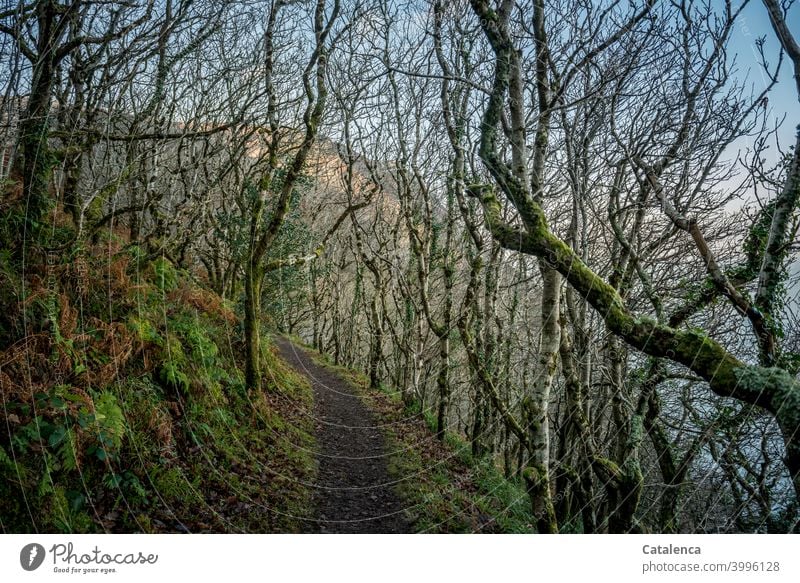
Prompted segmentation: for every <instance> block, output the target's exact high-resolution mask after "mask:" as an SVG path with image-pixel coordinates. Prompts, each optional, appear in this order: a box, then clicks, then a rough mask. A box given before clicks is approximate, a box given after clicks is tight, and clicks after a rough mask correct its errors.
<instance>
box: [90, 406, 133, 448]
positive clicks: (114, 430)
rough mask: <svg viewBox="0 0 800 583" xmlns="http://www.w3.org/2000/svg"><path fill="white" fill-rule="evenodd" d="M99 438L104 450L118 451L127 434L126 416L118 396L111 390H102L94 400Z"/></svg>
mask: <svg viewBox="0 0 800 583" xmlns="http://www.w3.org/2000/svg"><path fill="white" fill-rule="evenodd" d="M94 408H95V422H96V423H97V439H98V441H99V442H100V444H101V446H102V447H103V449H104V450H106V451H107V452H108V451H111V452H116V451H118V450H119V448H120V446H121V445H122V439H123V437H124V436H125V416H124V415H123V414H122V409H121V408H120V406H119V403H118V402H117V397H116V396H115V395H114V394H113V393H111V392H109V391H103V392H101V393H100V394H99V395H98V396H97V397H96V398H95V400H94Z"/></svg>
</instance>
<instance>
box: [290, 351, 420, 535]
mask: <svg viewBox="0 0 800 583" xmlns="http://www.w3.org/2000/svg"><path fill="white" fill-rule="evenodd" d="M275 342H276V344H277V346H278V349H279V350H280V353H281V356H282V357H283V358H284V360H285V361H286V362H287V363H289V364H290V365H291V366H292V367H293V368H295V370H297V371H298V372H299V373H300V374H303V375H305V376H306V377H308V379H309V381H310V382H311V386H312V388H313V391H314V417H315V420H316V436H317V443H318V445H319V452H318V460H319V473H318V477H317V482H316V484H315V485H314V494H313V500H314V505H315V517H316V518H315V520H311V521H309V522H308V531H309V532H320V533H406V532H412V531H413V529H412V527H411V525H410V524H409V522H408V521H407V520H406V518H405V517H404V513H403V504H402V502H401V500H400V498H399V497H398V496H397V495H396V494H395V492H394V491H393V489H392V484H393V482H394V480H393V479H392V478H391V477H390V475H389V471H388V467H387V458H388V452H387V449H386V443H385V440H384V436H383V434H382V432H381V431H380V429H379V428H378V427H377V426H376V424H375V422H374V418H373V415H372V414H371V412H370V411H369V409H367V407H366V406H365V405H364V404H363V403H362V401H361V399H360V398H359V396H358V395H357V394H356V392H355V390H354V388H353V386H352V385H351V384H350V383H349V382H347V381H346V380H344V379H342V378H341V377H339V376H338V375H337V374H336V373H335V372H333V371H331V370H328V369H326V368H324V367H322V366H319V365H318V364H316V363H315V362H314V360H313V359H312V358H311V356H310V355H309V354H307V353H306V352H304V351H303V350H302V349H301V348H298V347H296V346H295V345H293V344H291V343H290V342H288V341H287V340H284V339H282V338H276V339H275Z"/></svg>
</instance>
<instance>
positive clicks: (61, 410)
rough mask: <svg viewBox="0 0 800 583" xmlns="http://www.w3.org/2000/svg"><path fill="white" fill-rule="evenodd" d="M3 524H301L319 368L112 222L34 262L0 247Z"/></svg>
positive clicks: (67, 527)
mask: <svg viewBox="0 0 800 583" xmlns="http://www.w3.org/2000/svg"><path fill="white" fill-rule="evenodd" d="M0 301H2V303H3V305H4V307H5V310H4V312H3V313H2V315H0V347H2V350H0V398H1V400H0V406H2V410H3V418H4V419H5V424H4V427H3V429H2V430H0V499H2V504H1V505H0V529H2V531H3V532H67V533H80V532H292V531H298V530H300V529H301V528H302V524H303V518H304V517H305V515H306V513H307V512H308V510H307V509H308V508H309V492H310V489H309V488H308V484H310V483H311V482H313V479H314V473H315V463H314V457H313V447H314V441H313V437H312V435H313V426H312V424H311V421H310V417H308V416H307V415H305V414H304V413H305V411H307V410H308V409H309V408H310V407H311V399H312V394H311V390H310V387H309V385H308V383H307V382H306V381H305V380H304V379H303V378H302V377H300V376H298V375H296V374H295V373H294V372H292V371H291V370H290V369H289V368H287V367H286V366H285V365H284V364H283V363H282V362H281V361H280V360H279V359H278V358H277V357H276V356H275V355H274V353H273V352H272V349H271V348H270V347H269V342H268V340H267V339H265V342H264V344H265V346H266V347H267V348H265V354H264V371H265V389H264V392H263V393H262V394H254V393H253V392H252V391H249V390H248V389H247V387H245V384H244V376H243V374H242V372H241V364H242V363H241V362H239V355H240V354H241V352H242V350H241V346H240V344H239V342H240V341H239V338H240V330H239V329H238V318H237V316H236V314H235V313H234V311H233V309H232V307H231V305H229V303H228V302H226V301H223V300H222V299H221V298H220V297H219V296H217V295H215V294H213V293H212V292H210V291H208V290H206V289H204V288H203V287H202V286H201V285H200V284H198V283H197V282H195V281H194V279H193V277H192V276H191V274H189V273H186V272H183V271H181V270H178V269H176V268H175V267H174V266H173V265H172V263H170V261H169V260H168V259H166V258H157V259H155V260H154V261H148V260H147V258H146V257H145V255H144V253H143V252H142V251H141V250H140V249H139V248H138V247H136V246H133V247H125V246H124V245H123V243H122V242H121V241H120V240H118V239H116V238H115V237H114V236H113V235H105V236H104V237H103V239H102V240H101V241H99V242H98V243H97V244H96V245H93V246H86V247H84V248H82V249H77V250H76V251H75V252H74V253H72V254H71V255H69V256H64V257H55V256H50V255H48V256H46V258H45V260H43V261H39V263H38V267H37V264H36V262H33V263H32V266H31V267H29V268H28V269H26V271H25V272H24V273H23V272H22V270H21V268H20V266H19V265H18V264H17V262H16V260H15V258H14V257H13V256H12V254H11V253H10V252H6V251H3V252H0Z"/></svg>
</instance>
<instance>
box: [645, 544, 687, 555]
mask: <svg viewBox="0 0 800 583" xmlns="http://www.w3.org/2000/svg"><path fill="white" fill-rule="evenodd" d="M642 552H643V553H644V554H645V555H699V554H700V547H679V546H675V545H658V546H651V545H644V546H643V547H642Z"/></svg>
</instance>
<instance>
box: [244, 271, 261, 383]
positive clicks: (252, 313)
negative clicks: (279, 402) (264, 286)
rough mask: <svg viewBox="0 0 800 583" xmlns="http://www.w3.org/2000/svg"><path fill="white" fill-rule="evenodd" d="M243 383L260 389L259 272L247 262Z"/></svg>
mask: <svg viewBox="0 0 800 583" xmlns="http://www.w3.org/2000/svg"><path fill="white" fill-rule="evenodd" d="M244 290H245V292H244V344H245V369H244V370H245V383H246V384H247V388H248V389H249V390H251V391H255V392H260V391H261V320H260V317H261V273H260V270H259V268H258V266H257V265H254V264H253V262H252V261H251V262H249V263H248V265H247V269H246V272H245V282H244Z"/></svg>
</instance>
